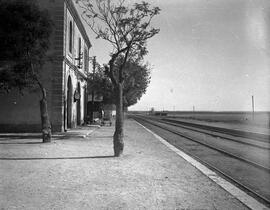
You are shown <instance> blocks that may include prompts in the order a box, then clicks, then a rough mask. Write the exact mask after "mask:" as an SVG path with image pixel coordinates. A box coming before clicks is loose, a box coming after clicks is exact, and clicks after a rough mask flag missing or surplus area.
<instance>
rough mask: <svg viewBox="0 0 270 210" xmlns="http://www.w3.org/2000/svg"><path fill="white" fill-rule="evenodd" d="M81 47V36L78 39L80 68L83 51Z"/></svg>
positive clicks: (79, 66) (80, 66)
mask: <svg viewBox="0 0 270 210" xmlns="http://www.w3.org/2000/svg"><path fill="white" fill-rule="evenodd" d="M81 47H82V40H81V38H79V39H78V58H77V60H78V68H79V69H81V68H82V52H81Z"/></svg>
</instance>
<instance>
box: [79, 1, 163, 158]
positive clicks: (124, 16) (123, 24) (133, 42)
mask: <svg viewBox="0 0 270 210" xmlns="http://www.w3.org/2000/svg"><path fill="white" fill-rule="evenodd" d="M113 2H116V3H113ZM77 3H79V4H80V6H81V7H82V8H83V9H84V12H83V14H82V18H83V19H84V20H85V21H86V23H87V24H88V25H89V26H90V28H91V29H92V31H93V32H94V33H95V34H96V35H97V38H102V39H104V40H106V41H107V42H109V43H110V44H111V45H112V47H113V50H112V52H111V58H110V61H109V63H108V66H107V67H106V73H107V75H108V76H109V77H110V79H111V81H112V84H113V87H114V89H115V92H116V93H117V95H116V123H115V132H114V136H113V143H114V155H115V156H120V155H121V154H122V153H123V149H124V141H123V120H124V119H123V83H124V70H125V65H126V63H127V61H128V60H140V59H142V58H143V56H144V55H145V54H146V53H147V50H146V41H147V40H148V39H150V38H151V37H153V36H154V35H155V34H157V33H158V32H159V29H155V28H151V27H150V23H151V21H152V19H153V17H154V16H156V15H157V14H159V11H160V9H159V8H158V7H154V8H150V5H149V3H146V2H142V3H135V4H134V5H133V6H126V4H125V0H118V1H111V0H95V4H94V5H93V4H91V3H89V1H87V0H77ZM120 56H123V58H124V59H123V60H122V63H121V64H120V66H119V68H118V69H117V72H116V71H115V67H116V61H117V59H118V58H119V57H120Z"/></svg>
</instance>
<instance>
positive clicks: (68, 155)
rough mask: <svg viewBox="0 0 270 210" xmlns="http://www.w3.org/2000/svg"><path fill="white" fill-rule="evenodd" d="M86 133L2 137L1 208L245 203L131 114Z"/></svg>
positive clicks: (206, 206) (199, 206)
mask: <svg viewBox="0 0 270 210" xmlns="http://www.w3.org/2000/svg"><path fill="white" fill-rule="evenodd" d="M125 123H126V126H125V151H124V156H123V157H121V158H115V157H113V156H112V155H113V150H112V146H113V145H112V135H113V127H102V128H100V129H96V130H95V131H94V132H93V133H92V134H91V135H90V136H89V137H87V138H75V137H74V138H66V139H65V138H62V139H55V140H54V141H53V142H52V143H48V144H42V143H40V140H38V139H1V140H0V175H1V181H0V209H1V210H4V209H27V210H31V209H33V210H34V209H35V210H36V209H166V210H167V209H226V210H227V209H247V207H246V206H244V205H243V204H242V203H240V202H239V201H238V200H237V199H235V198H234V197H233V196H231V195H230V194H229V193H227V192H226V191H224V190H223V189H222V188H220V187H219V186H218V185H216V184H215V183H214V182H212V181H210V180H209V179H208V178H207V177H206V176H204V175H203V174H202V173H201V172H199V171H198V170H197V169H195V168H194V167H193V166H191V165H190V164H189V163H187V162H186V161H185V160H183V159H182V158H181V157H179V156H178V155H176V154H175V153H174V152H172V151H170V150H169V149H168V148H167V147H166V146H164V145H163V144H161V143H160V142H159V141H158V140H157V139H155V137H154V136H153V135H152V134H150V133H148V132H147V131H145V130H144V129H143V128H142V127H140V126H139V125H137V124H136V123H135V122H134V121H132V120H127V121H126V122H125Z"/></svg>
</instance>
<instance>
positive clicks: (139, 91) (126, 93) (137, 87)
mask: <svg viewBox="0 0 270 210" xmlns="http://www.w3.org/2000/svg"><path fill="white" fill-rule="evenodd" d="M121 59H123V58H122V57H121V58H120V59H119V60H120V61H117V62H116V67H115V71H118V67H119V66H118V64H121V63H122V61H121ZM97 66H98V68H97V71H96V72H95V76H94V77H93V75H92V74H90V75H89V79H88V88H89V92H91V91H92V90H94V92H95V95H98V96H103V103H104V104H116V95H117V93H116V92H115V89H114V87H113V84H112V82H111V81H110V79H109V78H108V77H107V76H106V75H105V73H104V68H100V65H97ZM123 77H124V82H123V106H124V107H129V106H131V105H134V104H136V103H137V101H138V100H139V99H140V98H141V96H142V95H143V94H144V93H145V92H146V88H147V86H148V84H149V83H150V68H149V65H148V64H143V63H141V62H134V61H131V60H129V61H127V63H126V66H125V71H124V75H123Z"/></svg>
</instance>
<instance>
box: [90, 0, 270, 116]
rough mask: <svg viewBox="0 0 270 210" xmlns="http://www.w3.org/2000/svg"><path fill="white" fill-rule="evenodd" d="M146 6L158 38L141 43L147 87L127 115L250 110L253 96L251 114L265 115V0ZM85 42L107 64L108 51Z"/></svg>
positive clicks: (156, 1)
mask: <svg viewBox="0 0 270 210" xmlns="http://www.w3.org/2000/svg"><path fill="white" fill-rule="evenodd" d="M130 1H132V0H130ZM132 2H137V1H135V0H133V1H132ZM147 2H149V3H151V5H153V6H158V7H160V8H161V13H160V15H158V16H157V17H156V18H155V19H154V20H153V24H152V25H153V26H154V27H156V28H160V33H159V34H158V35H156V36H155V37H153V38H151V39H150V40H149V41H148V44H147V46H148V51H149V53H148V55H147V56H146V57H145V61H147V62H149V63H150V64H151V66H152V72H151V83H150V84H149V87H148V88H147V92H146V94H145V95H143V96H142V98H141V99H140V101H139V102H138V103H137V104H136V105H134V106H131V107H130V108H129V110H150V108H151V107H154V109H155V110H170V111H172V110H179V111H190V110H192V109H193V107H194V108H195V110H196V111H251V110H252V100H251V98H252V95H253V96H254V102H255V111H270V94H269V90H270V68H269V67H270V66H269V64H270V63H269V61H270V60H269V59H270V1H269V0H166V1H165V0H148V1H147ZM89 36H90V40H91V42H92V45H93V47H92V48H91V50H90V55H91V56H93V55H96V56H97V60H98V61H99V62H100V63H107V62H108V60H109V56H108V55H109V52H110V51H111V47H110V45H108V44H107V43H106V41H103V40H96V39H95V36H93V34H92V33H91V32H89Z"/></svg>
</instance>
